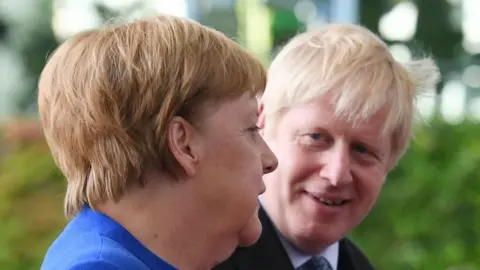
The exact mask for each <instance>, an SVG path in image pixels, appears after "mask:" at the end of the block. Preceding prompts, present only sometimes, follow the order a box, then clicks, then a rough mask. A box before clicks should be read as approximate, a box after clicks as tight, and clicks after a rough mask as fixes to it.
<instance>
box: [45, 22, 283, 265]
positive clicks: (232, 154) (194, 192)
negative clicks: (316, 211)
mask: <svg viewBox="0 0 480 270" xmlns="http://www.w3.org/2000/svg"><path fill="white" fill-rule="evenodd" d="M265 83H266V71H265V69H264V67H263V65H262V63H261V62H260V61H259V60H258V59H256V58H255V57H253V56H252V55H251V54H250V53H247V52H246V51H245V50H244V49H243V48H241V47H240V46H239V45H238V44H236V43H235V42H233V41H232V40H230V39H228V38H227V37H226V36H225V35H223V34H221V33H220V32H218V31H215V30H213V29H211V28H207V27H204V26H202V25H200V24H199V23H196V22H194V21H191V20H187V19H182V18H178V17H174V16H159V17H155V18H148V19H141V20H135V21H133V22H130V23H127V24H122V25H118V26H109V27H106V28H104V29H101V30H91V31H86V32H83V33H80V34H78V35H76V36H75V37H73V38H72V39H70V40H68V41H66V42H65V43H63V44H62V45H61V46H60V47H59V48H58V49H57V50H56V51H55V52H54V53H53V54H52V56H51V57H50V59H49V61H48V63H47V64H46V66H45V68H44V70H43V72H42V75H41V77H40V82H39V95H38V102H39V111H40V118H41V121H42V126H43V130H44V133H45V137H46V140H47V142H48V145H49V147H50V149H51V151H52V154H53V157H54V159H55V161H56V163H57V164H58V166H59V167H60V169H61V170H62V172H63V173H64V175H65V176H66V178H67V182H68V184H67V192H66V198H65V211H66V214H67V216H68V217H70V218H72V220H71V221H70V222H69V224H68V225H67V226H66V228H65V230H64V231H63V232H62V233H61V234H60V236H59V237H58V238H57V239H56V240H55V241H54V243H53V244H52V245H51V247H50V248H49V250H48V252H47V254H46V256H45V259H44V261H43V264H42V266H41V269H42V270H54V269H59V270H65V269H70V270H83V269H88V270H96V269H102V270H106V269H109V270H120V269H125V270H131V269H135V270H150V269H155V270H170V269H172V270H173V269H192V270H197V269H198V270H203V269H211V267H212V266H214V265H216V264H217V263H218V262H221V261H223V260H225V259H227V258H228V257H229V256H230V255H231V254H232V253H233V252H234V250H235V248H236V247H237V246H238V245H242V246H247V245H251V244H253V243H255V242H256V241H257V240H258V238H259V237H260V233H261V228H262V227H261V224H260V221H259V219H258V215H257V211H258V207H259V204H258V195H259V194H261V193H262V192H263V191H264V190H265V185H264V182H263V181H262V175H263V174H266V173H269V172H271V171H273V170H275V168H276V166H277V159H276V157H275V156H274V155H273V153H272V152H271V150H270V149H269V148H268V146H267V145H266V143H265V142H264V140H263V139H262V137H261V136H260V134H259V132H258V127H257V107H258V104H257V99H256V96H257V95H258V94H260V93H261V92H263V90H264V89H265ZM219 127H221V128H219Z"/></svg>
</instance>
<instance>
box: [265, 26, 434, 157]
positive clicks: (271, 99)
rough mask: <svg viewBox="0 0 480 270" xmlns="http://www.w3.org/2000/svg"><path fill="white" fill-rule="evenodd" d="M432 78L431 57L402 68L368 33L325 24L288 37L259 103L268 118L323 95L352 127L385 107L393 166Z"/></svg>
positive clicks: (432, 63)
mask: <svg viewBox="0 0 480 270" xmlns="http://www.w3.org/2000/svg"><path fill="white" fill-rule="evenodd" d="M438 78H439V72H438V69H437V66H436V65H435V63H434V61H433V60H432V59H430V58H425V59H417V60H414V61H411V62H410V63H406V64H405V65H403V64H401V63H399V62H397V61H396V60H395V59H394V58H393V57H392V55H391V53H390V52H389V49H388V47H387V45H386V44H385V43H384V42H383V41H382V40H381V39H380V38H378V37H377V36H375V35H374V34H373V33H372V32H370V31H369V30H368V29H366V28H364V27H361V26H358V25H350V24H330V25H328V26H326V27H324V28H321V29H316V30H313V31H309V32H305V33H302V34H300V35H298V36H296V37H294V38H293V39H292V40H291V41H290V42H289V43H287V45H286V46H285V47H284V48H283V49H282V50H281V51H280V52H279V54H278V55H277V56H276V58H275V59H274V60H273V62H272V63H271V66H270V68H269V71H268V81H267V86H266V89H265V92H264V94H263V96H262V98H261V103H262V104H264V112H265V117H267V118H268V117H271V116H278V115H279V112H281V111H282V109H283V108H286V107H289V106H292V105H294V104H298V103H304V102H308V101H309V100H311V99H314V98H317V97H319V96H321V95H323V94H326V93H328V94H329V95H330V96H331V97H332V99H333V102H334V104H335V113H336V115H337V116H339V117H342V118H343V119H346V120H347V121H350V122H351V123H352V124H356V123H359V122H361V121H363V120H366V119H369V118H370V117H372V116H373V115H374V114H375V113H376V112H377V111H378V110H379V109H381V108H384V107H386V106H388V115H387V118H386V121H385V123H384V132H386V133H387V132H388V133H389V134H392V135H393V147H392V148H393V157H394V159H395V160H394V162H395V163H396V161H397V160H398V159H399V158H400V157H401V156H402V155H403V154H404V152H405V150H406V148H407V146H408V143H409V141H410V137H411V133H412V124H413V120H414V115H415V97H416V96H417V94H418V90H422V89H426V88H430V87H434V86H435V84H436V82H437V80H438Z"/></svg>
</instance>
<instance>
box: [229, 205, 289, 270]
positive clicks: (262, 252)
mask: <svg viewBox="0 0 480 270" xmlns="http://www.w3.org/2000/svg"><path fill="white" fill-rule="evenodd" d="M259 218H260V221H261V222H262V227H263V230H262V235H261V236H260V239H259V240H258V241H257V243H256V244H255V245H253V246H251V247H249V248H239V249H238V250H237V251H236V253H237V255H236V256H235V259H234V265H235V269H237V270H266V269H275V270H294V268H293V266H292V263H291V262H290V259H289V257H288V254H287V253H286V251H285V250H284V248H283V245H282V243H281V242H280V239H279V238H278V235H277V232H276V230H275V228H274V227H273V224H272V222H271V220H270V218H269V217H268V216H267V214H266V212H265V210H263V208H260V210H259Z"/></svg>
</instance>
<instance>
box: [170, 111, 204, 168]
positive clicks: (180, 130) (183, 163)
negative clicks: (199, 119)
mask: <svg viewBox="0 0 480 270" xmlns="http://www.w3.org/2000/svg"><path fill="white" fill-rule="evenodd" d="M196 135H197V134H196V132H195V128H194V127H193V126H192V125H191V124H190V123H189V122H188V121H186V120H185V119H184V118H182V117H178V116H175V117H173V119H172V121H171V122H170V123H169V125H168V127H167V147H168V149H169V150H170V153H172V155H173V157H174V158H175V159H176V160H177V162H178V164H179V165H180V167H181V168H182V169H183V170H184V172H185V174H186V176H187V177H193V176H194V175H195V174H196V168H197V164H198V161H199V152H198V151H199V150H200V149H199V145H198V142H197V141H196V137H195V136H196Z"/></svg>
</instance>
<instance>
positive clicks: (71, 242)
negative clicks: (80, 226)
mask: <svg viewBox="0 0 480 270" xmlns="http://www.w3.org/2000/svg"><path fill="white" fill-rule="evenodd" d="M56 269H59V270H60V269H62V270H64V269H69V270H82V269H91V270H95V269H105V270H123V269H139V270H141V269H147V268H145V266H144V265H143V263H142V262H141V261H140V260H138V258H136V257H135V256H133V255H132V254H131V253H130V252H129V251H128V250H127V249H125V248H124V247H123V246H122V245H120V244H119V243H117V242H115V241H113V240H112V239H110V238H108V237H105V236H102V235H99V234H95V233H83V234H82V233H81V234H77V235H64V234H61V235H60V236H59V237H58V238H57V240H56V241H55V242H54V243H53V244H52V245H51V246H50V248H49V249H48V251H47V254H46V255H45V258H44V261H43V264H42V267H41V270H56Z"/></svg>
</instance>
